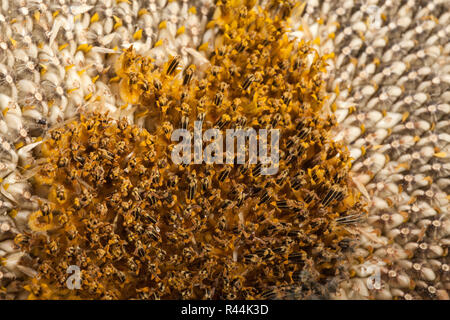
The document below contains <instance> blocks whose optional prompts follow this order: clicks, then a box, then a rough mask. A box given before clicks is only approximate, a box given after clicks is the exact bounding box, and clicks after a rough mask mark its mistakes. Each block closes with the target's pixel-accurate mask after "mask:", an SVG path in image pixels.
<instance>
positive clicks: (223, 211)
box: [22, 1, 365, 299]
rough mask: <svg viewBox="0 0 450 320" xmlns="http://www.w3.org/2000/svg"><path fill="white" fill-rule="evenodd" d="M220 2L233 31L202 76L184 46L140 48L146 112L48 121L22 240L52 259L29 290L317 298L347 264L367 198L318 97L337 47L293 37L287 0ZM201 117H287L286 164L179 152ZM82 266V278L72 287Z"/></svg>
mask: <svg viewBox="0 0 450 320" xmlns="http://www.w3.org/2000/svg"><path fill="white" fill-rule="evenodd" d="M217 5H218V11H217V13H216V16H215V18H216V19H215V20H214V23H212V24H211V27H216V28H219V30H221V32H220V33H221V34H222V35H221V36H219V37H217V38H216V43H215V50H214V52H213V53H212V54H211V59H210V62H211V66H210V68H209V69H208V70H206V72H205V75H204V76H203V77H202V79H198V78H197V76H198V75H196V71H195V68H194V67H193V66H190V67H188V68H187V69H186V70H185V71H184V72H183V73H182V74H179V63H180V60H179V57H171V58H170V59H169V61H168V62H167V63H166V64H165V65H164V67H163V68H162V70H161V69H158V68H156V67H154V66H153V65H152V63H151V60H150V59H149V58H146V57H142V56H139V55H136V54H135V52H134V51H133V49H132V48H130V49H129V50H127V51H126V52H124V53H123V55H122V56H121V57H120V59H119V60H118V62H117V65H116V70H117V74H118V76H119V77H120V79H121V82H120V84H119V91H120V94H121V97H122V99H123V100H125V101H126V102H128V103H132V104H137V105H138V109H137V111H136V113H135V116H134V117H135V122H136V123H137V124H138V125H130V124H129V123H127V122H126V121H125V120H119V121H115V120H112V119H109V118H108V117H107V116H105V115H100V114H94V115H89V116H87V117H81V118H80V119H79V120H75V121H73V122H72V123H70V124H68V125H67V126H65V127H63V128H58V129H55V130H53V131H52V132H51V133H50V138H49V139H47V140H46V141H45V143H44V144H43V147H42V156H43V157H44V158H45V159H46V160H47V162H46V163H45V164H43V165H42V166H41V167H40V171H39V173H38V174H37V175H36V176H35V178H34V179H35V184H36V187H38V188H39V189H40V190H45V188H47V191H46V192H44V194H43V198H45V199H47V200H46V201H43V203H42V205H41V207H42V208H43V209H41V210H40V211H38V212H36V213H34V214H33V215H32V217H31V219H30V222H29V224H30V228H31V229H32V230H33V233H32V235H31V238H30V239H28V241H22V244H23V246H24V248H25V249H26V250H27V251H29V252H30V254H31V255H32V256H33V257H34V258H37V260H38V261H39V265H40V267H39V276H38V278H37V280H36V279H34V280H33V282H32V284H31V285H30V287H29V290H30V292H31V295H30V297H32V298H90V299H131V298H140V299H158V298H162V299H168V298H172V299H179V298H194V299H207V298H213V299H236V298H238V299H250V298H313V297H317V296H321V297H326V296H327V294H328V293H330V292H332V291H333V289H334V286H335V281H337V280H338V279H340V278H342V277H345V276H346V275H345V273H344V272H343V269H342V266H343V264H344V262H345V261H346V251H347V250H348V248H349V247H351V240H352V237H353V236H352V233H351V232H350V230H349V229H348V224H350V223H353V222H355V221H357V220H358V219H359V218H360V217H361V215H363V214H364V212H365V210H364V208H363V207H362V205H361V203H360V200H359V197H360V195H359V193H357V192H355V190H354V189H353V187H352V186H351V185H350V179H349V177H348V171H349V167H350V159H349V155H348V151H347V150H346V148H345V147H344V146H342V145H340V144H338V143H335V142H333V140H332V137H331V135H330V129H331V128H332V127H333V126H334V125H335V120H334V117H333V116H332V115H323V114H322V113H323V112H322V110H321V109H322V106H323V104H324V101H325V99H326V97H324V94H323V80H322V78H321V75H322V74H323V72H324V71H325V66H326V62H325V61H326V59H327V57H320V56H319V55H318V54H317V52H315V51H314V50H313V49H311V48H310V47H309V46H308V44H307V43H303V42H302V43H299V44H296V43H294V42H293V41H290V40H289V39H288V38H287V36H286V26H285V24H286V23H285V22H284V18H285V17H286V16H288V15H289V10H291V9H292V7H293V6H292V5H291V4H290V3H289V2H285V1H283V2H279V3H278V2H275V1H274V2H271V3H270V5H269V7H268V8H270V11H266V10H260V11H256V10H255V9H252V5H251V4H250V3H248V2H245V1H244V2H242V3H241V2H240V1H230V2H226V3H218V4H217ZM273 12H277V15H274V14H273ZM214 25H215V26H214ZM196 120H197V121H202V122H203V129H204V130H206V129H209V128H213V127H215V128H218V129H220V130H222V131H224V130H226V129H227V128H240V127H252V128H254V129H255V130H258V129H265V128H269V129H270V128H274V129H279V130H280V131H281V138H280V153H281V154H280V163H279V170H278V173H277V174H275V175H272V176H263V175H261V171H260V170H261V166H260V165H258V164H257V165H239V164H234V165H229V164H214V165H205V164H199V165H195V164H189V165H184V166H183V165H180V166H178V165H175V164H174V163H173V162H172V160H171V159H170V157H169V156H170V153H171V150H172V148H173V146H174V143H173V142H172V141H171V140H170V137H171V133H172V131H173V130H174V129H176V128H186V129H188V130H192V131H193V122H194V121H196ZM143 127H145V128H146V129H144V128H143ZM70 265H77V266H79V267H80V268H81V271H82V276H81V277H82V287H81V289H80V290H76V291H71V290H68V289H67V288H66V284H65V281H66V279H67V274H66V270H67V268H68V267H69V266H70Z"/></svg>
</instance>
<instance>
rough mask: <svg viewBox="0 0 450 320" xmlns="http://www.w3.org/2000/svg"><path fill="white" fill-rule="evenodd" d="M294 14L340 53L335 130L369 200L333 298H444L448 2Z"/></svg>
mask: <svg viewBox="0 0 450 320" xmlns="http://www.w3.org/2000/svg"><path fill="white" fill-rule="evenodd" d="M319 17H320V19H318V18H319ZM291 21H292V27H293V28H292V29H293V30H295V31H293V32H292V33H291V35H292V36H296V37H299V38H305V37H306V38H308V39H311V40H313V39H318V40H321V41H315V42H316V43H315V46H317V49H318V50H322V51H321V53H325V51H327V50H328V51H330V50H331V51H333V52H335V53H336V58H335V59H333V60H330V61H329V64H330V66H329V67H327V69H328V70H330V72H329V73H328V76H329V77H328V79H327V84H328V89H329V90H330V91H334V90H335V88H337V89H338V90H336V93H332V94H330V96H331V97H330V99H329V101H330V102H334V103H335V105H336V107H337V108H336V109H337V110H336V113H335V114H336V118H337V120H338V122H339V123H340V132H339V134H338V135H337V136H336V137H335V139H336V140H337V141H341V140H342V141H345V142H346V143H347V144H348V145H349V150H350V155H351V157H352V158H354V161H353V165H352V170H353V172H354V175H353V178H354V179H355V180H356V182H357V183H359V184H360V185H365V188H366V190H367V197H368V198H370V199H371V201H370V205H369V211H370V216H369V218H368V219H367V220H366V222H367V223H366V224H365V225H363V226H361V239H360V241H359V248H357V249H356V250H355V252H354V254H353V257H354V258H355V259H357V260H358V262H356V263H355V265H354V266H352V267H351V269H352V271H351V272H352V275H353V276H354V277H352V280H351V281H349V282H347V283H344V284H343V286H342V287H343V288H344V289H345V290H342V291H341V292H340V294H339V295H338V297H339V298H345V299H348V298H350V299H355V298H371V299H449V290H450V282H449V263H450V258H449V256H448V246H449V244H450V220H449V218H450V215H449V200H450V198H449V195H448V194H449V179H448V176H449V169H450V163H449V157H450V152H449V151H450V144H449V142H450V136H449V133H450V131H449V126H448V124H449V117H448V114H449V112H450V105H449V102H450V90H449V89H450V78H449V72H450V57H449V53H450V41H449V39H450V27H449V25H450V2H449V1H441V0H433V1H423V0H408V1H381V0H369V1H364V3H360V2H359V1H355V0H345V1H334V0H324V1H320V2H318V1H308V4H307V6H306V8H305V14H304V15H303V16H302V18H301V19H292V20H291ZM300 26H302V27H303V29H299V30H298V29H297V27H300ZM307 26H308V27H307Z"/></svg>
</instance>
